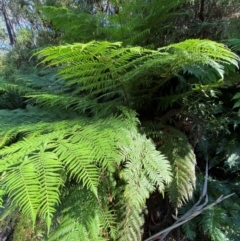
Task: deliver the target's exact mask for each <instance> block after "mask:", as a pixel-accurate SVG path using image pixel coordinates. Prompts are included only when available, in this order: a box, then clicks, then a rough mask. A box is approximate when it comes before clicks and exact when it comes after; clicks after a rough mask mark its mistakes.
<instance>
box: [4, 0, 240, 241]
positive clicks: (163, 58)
mask: <svg viewBox="0 0 240 241" xmlns="http://www.w3.org/2000/svg"><path fill="white" fill-rule="evenodd" d="M106 2H108V3H109V4H111V7H114V11H115V12H114V14H108V11H107V10H106V9H101V8H100V7H99V6H103V5H104V3H103V2H98V3H97V2H96V1H94V3H93V2H92V5H88V4H86V5H85V3H87V2H84V1H80V2H78V6H77V3H76V2H74V3H73V2H70V1H64V2H61V3H60V2H56V5H59V6H68V7H69V6H70V7H71V8H56V7H53V6H51V7H49V6H48V7H42V8H39V11H41V13H43V15H44V20H43V19H42V20H41V21H40V22H39V26H41V27H39V29H41V30H39V31H38V39H37V42H35V43H34V44H35V46H37V44H40V43H41V41H42V44H43V45H46V44H47V45H50V44H52V43H67V44H66V45H60V46H59V44H58V46H51V45H50V46H49V47H47V48H43V49H41V50H39V49H38V52H37V54H35V55H34V56H33V57H32V58H31V59H30V56H31V55H32V54H33V53H34V52H35V49H34V46H33V42H32V40H33V39H32V38H31V35H30V33H31V31H29V30H27V29H21V31H19V33H18V34H19V38H18V39H19V41H18V45H16V46H15V47H14V48H13V50H12V51H11V52H10V53H8V54H7V55H6V59H5V62H3V63H4V65H5V66H7V68H5V69H4V70H3V72H2V76H1V79H0V126H1V129H0V175H1V178H0V187H1V189H0V200H1V204H2V206H4V208H3V209H1V210H0V211H1V212H2V211H4V214H3V215H2V219H1V221H2V220H3V223H5V222H8V220H9V219H10V218H11V217H12V216H13V215H15V214H16V213H18V215H17V217H16V218H15V219H14V225H15V224H16V225H15V226H17V229H15V230H14V237H15V239H17V237H18V234H20V235H21V233H22V232H23V230H24V228H23V226H24V225H25V224H24V219H26V220H27V223H28V224H29V226H31V228H30V229H31V230H28V231H29V236H27V235H26V239H27V238H29V239H31V238H32V239H41V240H102V241H104V240H106V241H107V240H120V241H128V240H131V241H140V240H141V239H142V238H143V237H144V235H145V234H146V227H147V225H146V217H145V215H146V213H147V212H148V210H147V208H146V200H147V199H148V200H151V198H152V195H151V194H152V193H154V192H155V193H161V194H164V195H162V199H164V201H166V202H168V200H170V203H171V204H168V205H170V209H168V208H169V207H168V206H167V209H168V210H167V211H166V210H165V211H166V212H168V213H169V216H166V217H163V220H164V219H168V220H169V221H168V222H169V223H170V222H171V218H170V216H171V214H172V213H171V212H172V210H173V208H175V211H177V209H178V208H180V207H182V205H183V207H182V208H181V209H180V213H182V214H184V211H185V210H187V207H188V206H190V205H191V203H192V202H194V199H195V198H196V196H199V195H198V194H199V192H200V189H201V188H200V184H201V183H202V182H201V181H202V177H201V172H202V169H203V168H202V166H204V165H203V163H202V162H203V161H202V160H205V159H206V158H209V160H210V167H211V169H210V171H209V172H210V178H209V181H210V185H209V199H210V200H211V201H214V200H216V199H217V198H218V197H219V196H220V195H222V194H224V195H228V194H229V193H232V192H235V193H236V196H235V197H232V198H231V200H226V201H224V203H223V204H222V205H221V206H217V207H215V208H214V209H212V210H208V211H206V212H204V213H203V214H202V216H201V217H198V218H196V220H195V219H194V220H191V222H189V223H186V224H184V231H185V234H186V236H187V237H188V239H189V240H196V238H197V237H203V238H208V239H209V240H210V239H211V240H223V239H224V240H225V239H230V240H238V239H239V218H238V216H239V215H238V213H239V205H238V198H239V195H240V194H239V190H238V188H237V187H238V185H239V178H238V172H239V160H240V159H239V151H238V146H239V138H238V125H239V120H238V119H239V116H238V114H237V110H238V107H239V103H238V102H239V93H237V88H235V87H236V86H237V85H238V84H236V83H238V81H237V78H238V73H237V72H236V70H235V69H236V67H238V63H239V57H238V55H236V54H234V53H233V52H231V51H230V49H232V50H233V51H236V52H237V51H238V50H239V48H238V47H239V46H238V40H236V39H235V40H231V41H232V42H231V41H230V40H228V41H226V42H224V43H226V44H227V45H228V46H229V47H230V49H228V48H227V47H226V46H225V45H224V44H221V43H217V42H214V41H211V40H201V39H192V38H195V37H196V36H209V35H211V33H212V32H214V30H216V29H217V30H219V29H221V28H220V26H223V25H224V24H225V23H226V21H225V20H224V21H222V22H221V20H214V21H212V19H213V18H214V17H213V16H215V15H216V12H217V11H215V10H216V9H214V11H212V13H211V14H210V15H209V19H207V20H206V21H203V22H202V23H197V24H196V21H195V20H196V17H193V12H194V11H192V9H193V8H196V6H197V9H199V8H198V7H199V6H198V1H195V3H193V1H190V2H189V1H182V0H180V1H167V0H161V1H160V0H154V1H150V2H146V1H142V0H141V1H121V2H119V1H111V2H110V1H106ZM220 2H222V3H223V2H224V4H225V1H220V0H219V1H217V5H216V6H217V9H218V8H219V6H221V5H219V3H220ZM12 3H13V2H12ZM54 4H55V3H53V2H52V1H47V5H54ZM182 4H183V5H182ZM191 4H192V5H191ZM214 4H215V3H213V1H209V2H208V3H207V8H206V11H207V12H208V13H209V9H210V6H212V5H214ZM56 5H55V6H56ZM83 5H84V6H83ZM80 6H83V7H80ZM186 6H190V8H188V9H187V8H186V10H185V9H184V8H185V7H186ZM192 6H193V8H192ZM224 6H225V5H224ZM83 9H84V10H83ZM90 9H92V10H94V11H93V12H90V11H91V10H90ZM183 9H184V10H183ZM197 11H198V10H197ZM34 13H35V12H34ZM227 13H228V10H226V11H224V13H223V14H227ZM31 16H32V15H31ZM29 19H32V18H29ZM222 23H223V24H222ZM194 24H196V26H197V27H196V28H195V31H193V32H192V33H191V34H190V33H189V30H191V29H192V27H193V26H195V25H194ZM36 26H38V25H36ZM46 26H47V27H46ZM46 29H47V30H46ZM225 30H226V29H225V28H224V29H222V30H219V31H217V32H216V34H215V33H214V36H213V34H212V35H211V38H210V39H216V38H218V37H219V36H221V35H222V33H223V32H224V31H225ZM191 31H192V30H191ZM44 33H45V34H46V33H47V34H46V35H48V37H46V36H45V37H44ZM185 33H186V35H185ZM188 36H191V39H188V40H185V39H186V37H188ZM93 39H94V41H93ZM181 40H185V41H181ZM79 41H80V43H79ZM116 41H121V42H116ZM74 42H77V43H74ZM174 42H177V43H174ZM73 43H74V44H73ZM166 44H168V45H167V46H166V47H162V46H165V45H166ZM137 46H141V47H137ZM159 46H160V48H159V49H157V48H158V47H159ZM41 47H42V45H41ZM32 50H34V51H32ZM36 57H38V58H39V59H40V63H39V65H38V66H36V67H35V64H36V60H37V58H36ZM33 66H34V67H33ZM41 67H45V68H44V69H40V68H41ZM56 73H57V74H56ZM235 84H236V86H235ZM219 88H221V89H220V90H221V91H220V90H219ZM233 88H234V91H232V89H233ZM228 90H229V91H228ZM221 93H222V94H221ZM231 99H233V100H234V101H236V102H235V105H234V104H233V102H231V101H230V100H231ZM233 105H234V108H233V109H232V107H233ZM234 132H235V133H234ZM196 160H197V162H198V163H197V164H198V165H197V169H196V170H197V173H200V174H199V175H198V176H196V173H195V168H196ZM220 170H222V172H221V174H219V172H220ZM231 181H232V184H231V183H230V182H231ZM195 187H196V190H195V192H194V189H195ZM159 205H160V206H161V207H160V208H162V209H166V207H165V206H164V202H163V205H162V203H160V204H159ZM163 213H164V212H163ZM161 215H162V214H161ZM161 219H162V216H161ZM40 226H41V232H40V234H41V235H40V236H37V231H36V232H35V231H34V228H38V227H40ZM159 227H160V228H162V227H163V225H162V224H160V226H159ZM157 228H158V227H157ZM148 235H149V234H148ZM30 236H31V237H30Z"/></svg>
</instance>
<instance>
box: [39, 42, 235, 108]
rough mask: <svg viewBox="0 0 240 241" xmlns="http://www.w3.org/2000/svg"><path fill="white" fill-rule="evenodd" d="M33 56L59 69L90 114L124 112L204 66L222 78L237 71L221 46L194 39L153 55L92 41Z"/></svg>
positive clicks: (151, 52) (227, 53) (226, 51)
mask: <svg viewBox="0 0 240 241" xmlns="http://www.w3.org/2000/svg"><path fill="white" fill-rule="evenodd" d="M38 56H39V57H40V58H43V60H42V61H41V63H47V64H48V66H59V65H60V70H59V75H60V76H61V77H62V78H63V79H64V80H65V86H68V87H70V86H72V87H73V86H74V88H75V90H74V95H75V96H74V97H77V96H78V97H79V102H80V103H84V105H85V107H84V108H87V106H88V107H89V108H92V106H93V103H94V105H96V103H104V104H105V105H107V103H108V102H109V105H110V103H111V105H113V103H114V104H117V103H118V104H119V105H120V104H122V105H128V106H132V103H137V102H138V101H142V103H143V102H144V100H145V99H146V96H148V97H149V96H152V95H153V94H154V93H155V92H156V91H157V90H158V89H159V88H160V87H161V86H162V85H163V84H165V83H166V82H167V81H169V80H170V79H171V78H172V77H174V76H177V75H178V73H179V72H180V71H184V69H185V70H186V69H190V68H191V67H192V68H193V67H195V66H199V65H201V66H204V65H205V66H207V67H208V68H209V67H210V68H211V69H213V70H214V71H216V72H217V73H218V74H219V75H220V77H222V78H223V75H224V70H225V66H226V65H234V66H238V61H239V57H238V56H237V55H235V54H234V53H232V52H231V51H230V50H229V49H227V48H226V47H225V46H224V45H223V44H219V43H216V42H213V41H210V40H198V39H194V40H186V41H184V42H181V43H178V44H173V45H169V46H167V47H164V48H160V49H159V50H157V51H154V50H150V49H143V48H141V47H127V48H126V47H125V48H124V47H122V46H121V43H119V42H116V43H110V42H96V41H92V42H89V43H86V44H81V43H78V44H73V45H66V46H58V47H50V48H46V49H43V50H42V51H40V52H38ZM208 70H209V69H208ZM204 73H205V72H204ZM192 74H193V75H194V72H193V73H192ZM196 75H198V73H196ZM196 77H198V76H196ZM211 81H212V80H211ZM143 86H144V91H143V90H142V89H143ZM36 98H37V96H36ZM40 98H42V97H40ZM56 99H57V98H56ZM96 100H97V101H96ZM114 101H115V102H114ZM48 102H49V104H51V103H52V101H51V100H49V101H48V100H47V99H46V101H45V103H46V104H47V103H48ZM76 105H77V104H76ZM100 106H101V105H100ZM79 107H80V108H76V109H78V110H81V108H83V105H80V106H79Z"/></svg>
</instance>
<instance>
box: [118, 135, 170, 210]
mask: <svg viewBox="0 0 240 241" xmlns="http://www.w3.org/2000/svg"><path fill="white" fill-rule="evenodd" d="M122 152H123V154H124V156H125V158H126V160H125V162H124V166H125V167H126V168H125V169H124V170H123V171H122V173H121V177H122V178H123V180H125V181H126V182H127V186H126V189H125V193H124V195H125V197H126V198H127V199H128V200H129V202H130V203H131V204H132V205H133V206H135V207H136V208H137V209H139V208H141V207H142V206H143V205H144V204H145V201H146V199H147V198H148V197H149V194H150V193H152V192H153V191H154V190H155V189H157V190H159V191H160V192H163V190H164V186H165V184H167V183H170V182H171V180H172V178H171V173H170V170H171V168H170V166H169V163H168V161H167V160H166V158H165V156H164V155H162V154H161V153H159V152H158V151H157V150H156V149H155V147H154V145H153V143H152V142H151V141H150V140H148V139H147V138H146V137H144V136H143V137H142V136H140V135H134V136H133V137H132V145H131V146H128V147H123V149H122Z"/></svg>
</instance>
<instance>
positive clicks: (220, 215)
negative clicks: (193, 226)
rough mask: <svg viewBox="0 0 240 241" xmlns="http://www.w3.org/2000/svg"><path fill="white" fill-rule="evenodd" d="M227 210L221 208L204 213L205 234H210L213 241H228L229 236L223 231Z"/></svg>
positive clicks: (202, 224)
mask: <svg viewBox="0 0 240 241" xmlns="http://www.w3.org/2000/svg"><path fill="white" fill-rule="evenodd" d="M225 215H226V214H225V210H223V209H222V208H219V207H213V208H211V209H210V210H207V211H205V212H203V214H202V219H201V226H202V228H203V231H204V232H205V233H208V234H209V235H210V237H211V240H213V241H222V240H227V239H228V238H227V236H226V235H225V233H224V232H223V230H221V229H222V228H221V226H222V225H224V224H223V223H222V220H224V216H225Z"/></svg>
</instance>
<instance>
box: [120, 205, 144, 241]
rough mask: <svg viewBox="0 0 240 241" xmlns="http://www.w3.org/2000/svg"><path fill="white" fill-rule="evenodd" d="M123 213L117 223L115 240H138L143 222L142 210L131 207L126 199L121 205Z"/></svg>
mask: <svg viewBox="0 0 240 241" xmlns="http://www.w3.org/2000/svg"><path fill="white" fill-rule="evenodd" d="M122 209H123V211H122V212H123V214H124V215H122V217H120V218H121V221H120V222H119V224H118V227H117V230H118V233H117V240H119V241H126V240H131V241H140V240H142V239H141V236H142V233H141V228H142V225H143V222H144V218H143V214H142V212H143V210H142V209H140V210H139V209H137V208H135V207H132V205H131V204H129V203H128V202H127V201H126V202H125V205H123V207H122Z"/></svg>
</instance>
